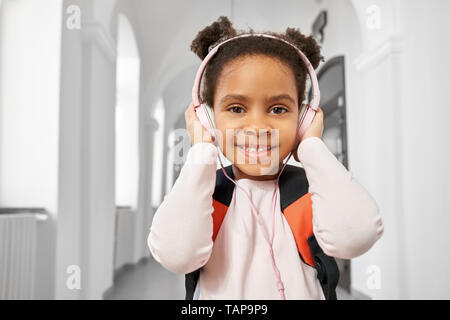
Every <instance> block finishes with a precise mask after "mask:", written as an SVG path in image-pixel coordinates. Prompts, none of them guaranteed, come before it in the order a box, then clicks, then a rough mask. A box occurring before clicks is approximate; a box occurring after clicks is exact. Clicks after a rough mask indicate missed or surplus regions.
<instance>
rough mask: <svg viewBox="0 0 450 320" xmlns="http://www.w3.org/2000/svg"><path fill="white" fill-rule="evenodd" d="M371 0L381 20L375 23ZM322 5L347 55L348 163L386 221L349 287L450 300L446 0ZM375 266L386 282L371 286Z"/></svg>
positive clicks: (328, 47)
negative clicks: (447, 200)
mask: <svg viewBox="0 0 450 320" xmlns="http://www.w3.org/2000/svg"><path fill="white" fill-rule="evenodd" d="M374 5H375V6H377V7H378V9H379V14H380V15H379V17H380V28H379V29H377V28H371V27H370V26H373V24H370V23H368V20H369V19H371V18H373V16H371V13H370V12H373V10H372V11H370V10H369V11H368V8H369V7H371V6H372V8H373V6H374ZM323 8H325V9H327V10H328V14H329V23H328V26H327V28H326V31H325V33H326V35H325V39H326V40H325V43H324V46H323V48H324V52H326V54H327V56H329V57H331V56H334V55H340V54H343V55H344V56H345V58H346V64H347V65H346V76H347V79H346V80H347V83H346V85H347V99H348V109H347V117H348V118H347V123H348V139H349V167H350V171H351V172H352V173H353V175H354V177H355V178H356V179H357V180H358V181H360V182H361V183H362V184H363V185H364V186H365V187H366V188H367V189H368V190H369V192H370V193H371V194H372V195H373V196H374V198H375V199H376V200H377V203H378V205H379V207H380V210H381V215H382V217H383V222H384V224H385V232H384V235H383V237H382V238H381V239H380V240H379V241H378V242H377V243H376V244H375V245H374V247H373V248H372V249H371V250H370V251H369V252H368V253H366V254H364V255H362V256H361V257H358V258H356V259H353V260H352V266H351V270H352V279H351V281H352V287H353V288H354V289H357V290H359V291H361V292H363V293H365V294H367V295H369V296H371V297H372V298H375V299H399V298H400V299H430V298H441V299H442V298H446V299H448V298H449V291H448V289H447V288H448V286H449V282H450V277H448V276H446V270H448V269H450V259H449V258H448V256H447V255H446V254H443V253H444V252H448V251H449V246H450V239H449V238H448V236H446V234H447V230H448V228H449V226H450V217H449V216H448V214H447V213H448V212H449V211H450V210H449V205H448V204H447V203H446V202H445V200H444V199H445V191H446V190H449V188H448V186H449V183H448V178H449V170H448V168H447V167H446V163H449V152H448V151H446V150H445V149H444V150H439V149H438V148H440V147H441V146H444V145H446V142H447V141H448V139H449V134H448V131H445V129H444V128H445V125H446V124H445V123H444V121H446V119H448V116H449V115H450V114H449V109H448V108H447V106H446V104H448V102H447V101H448V99H447V98H446V96H445V94H444V92H445V89H446V88H448V87H449V85H448V80H447V79H446V75H447V73H448V71H449V70H450V63H449V62H448V61H446V60H444V59H443V57H446V56H447V55H448V51H449V50H450V46H449V42H450V41H449V40H448V37H445V36H444V35H443V30H448V29H449V27H450V23H449V22H448V19H447V18H446V12H449V10H448V9H449V3H448V2H446V1H438V0H435V1H427V2H425V1H421V0H414V1H397V0H396V1H382V0H380V1H365V0H363V1H361V0H358V1H352V2H351V3H349V2H347V4H345V3H344V2H343V1H340V2H337V3H336V2H335V1H324V2H323ZM372 22H373V21H372ZM358 25H359V26H358ZM424 102H426V104H424ZM427 111H428V112H427ZM373 266H375V267H376V268H378V270H379V271H380V274H379V275H380V284H381V287H380V288H379V289H377V288H371V287H370V285H369V286H368V285H367V284H368V281H370V277H371V276H376V275H375V274H374V273H372V272H373V270H372V271H371V267H373Z"/></svg>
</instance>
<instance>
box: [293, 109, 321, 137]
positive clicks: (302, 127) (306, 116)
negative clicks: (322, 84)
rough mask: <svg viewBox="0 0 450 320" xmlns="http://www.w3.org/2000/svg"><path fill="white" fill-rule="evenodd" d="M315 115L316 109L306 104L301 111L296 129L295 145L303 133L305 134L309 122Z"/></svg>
mask: <svg viewBox="0 0 450 320" xmlns="http://www.w3.org/2000/svg"><path fill="white" fill-rule="evenodd" d="M315 116H316V110H314V109H313V108H311V107H310V106H309V104H307V105H306V110H305V112H304V113H303V115H302V117H301V120H300V124H299V127H298V130H297V137H296V145H297V143H298V142H299V141H300V140H301V138H302V137H303V135H304V134H305V132H306V130H307V129H308V128H309V126H310V125H311V123H312V122H313V120H314V117H315Z"/></svg>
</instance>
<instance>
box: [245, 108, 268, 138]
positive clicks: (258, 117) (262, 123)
mask: <svg viewBox="0 0 450 320" xmlns="http://www.w3.org/2000/svg"><path fill="white" fill-rule="evenodd" d="M243 130H244V132H245V133H246V134H247V132H248V133H249V134H251V133H252V132H253V134H256V135H257V136H260V135H267V134H269V133H270V130H271V125H270V121H269V119H267V117H266V116H265V115H264V114H263V113H262V112H252V113H251V114H250V117H248V118H247V121H246V123H245V125H244V127H243Z"/></svg>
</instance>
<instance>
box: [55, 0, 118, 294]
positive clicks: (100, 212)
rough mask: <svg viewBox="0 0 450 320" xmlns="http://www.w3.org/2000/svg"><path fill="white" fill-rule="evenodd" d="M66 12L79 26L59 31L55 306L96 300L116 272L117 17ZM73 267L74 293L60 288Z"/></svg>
mask: <svg viewBox="0 0 450 320" xmlns="http://www.w3.org/2000/svg"><path fill="white" fill-rule="evenodd" d="M69 5H78V6H79V7H80V12H81V13H82V17H83V18H82V20H81V21H82V25H81V29H74V30H70V29H68V28H66V27H65V23H63V29H62V55H61V109H60V114H61V116H60V154H59V157H60V166H59V171H60V179H59V198H58V237H57V245H58V247H57V264H56V275H55V276H56V298H57V299H101V297H102V294H103V292H104V291H105V290H106V289H107V288H109V287H110V286H111V285H112V280H113V270H114V266H113V260H114V259H113V250H114V229H115V160H114V159H115V142H114V136H115V105H116V101H115V97H116V94H115V85H116V81H115V77H116V29H115V28H117V20H116V19H117V16H116V15H115V11H114V5H115V2H114V1H106V2H105V1H96V2H95V8H94V2H91V1H64V4H63V7H64V9H65V8H67V6H69ZM102 6H103V10H102V8H101V7H102ZM104 12H112V14H111V15H106V16H105V15H103V13H104ZM96 14H97V15H96ZM64 17H65V18H66V17H67V15H65V16H64ZM63 22H65V21H63ZM71 265H77V266H79V267H80V270H81V274H80V276H81V288H80V289H73V290H72V289H70V288H68V287H67V286H66V281H67V279H68V277H69V276H70V275H69V274H67V273H66V270H67V268H68V267H69V266H71Z"/></svg>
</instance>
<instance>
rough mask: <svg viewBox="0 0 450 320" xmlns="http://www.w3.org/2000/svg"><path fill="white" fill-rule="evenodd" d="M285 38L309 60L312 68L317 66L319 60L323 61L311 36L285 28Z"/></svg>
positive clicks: (318, 48)
mask: <svg viewBox="0 0 450 320" xmlns="http://www.w3.org/2000/svg"><path fill="white" fill-rule="evenodd" d="M285 37H286V39H287V40H288V41H289V42H291V43H292V44H294V45H295V46H296V47H297V48H299V49H300V50H301V51H302V52H303V53H304V55H305V56H306V57H307V58H308V60H309V62H311V64H312V66H313V67H314V69H316V68H317V67H318V66H319V63H320V61H325V60H324V58H323V57H322V55H321V54H320V46H319V45H318V44H317V42H316V40H315V39H314V38H313V36H311V35H310V36H308V37H306V36H305V35H303V34H302V33H301V32H300V30H297V29H294V28H287V29H286V33H285Z"/></svg>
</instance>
